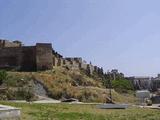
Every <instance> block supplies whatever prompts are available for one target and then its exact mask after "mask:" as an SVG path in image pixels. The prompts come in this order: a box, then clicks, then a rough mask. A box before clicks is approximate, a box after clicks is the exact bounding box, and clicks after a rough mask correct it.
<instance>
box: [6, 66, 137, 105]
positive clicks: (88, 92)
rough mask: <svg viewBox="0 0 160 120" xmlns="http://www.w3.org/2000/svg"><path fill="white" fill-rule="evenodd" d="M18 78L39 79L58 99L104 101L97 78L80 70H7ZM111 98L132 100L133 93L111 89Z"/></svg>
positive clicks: (104, 94) (104, 92) (101, 88)
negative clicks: (63, 97) (128, 93)
mask: <svg viewBox="0 0 160 120" xmlns="http://www.w3.org/2000/svg"><path fill="white" fill-rule="evenodd" d="M9 74H10V75H13V76H18V77H19V78H20V77H21V78H25V77H28V78H33V79H36V80H39V81H41V82H42V83H43V84H44V85H45V86H46V87H47V89H48V90H49V91H50V93H51V96H52V97H53V98H55V99H60V98H61V96H65V97H67V96H68V97H74V98H78V99H79V100H80V101H84V102H104V101H105V98H106V94H108V93H109V92H108V91H106V90H105V89H104V87H103V86H102V83H101V82H100V81H99V80H93V79H92V78H89V77H88V76H86V75H85V74H84V73H82V72H81V71H76V70H74V71H73V70H67V69H65V68H54V69H53V70H52V71H45V72H32V73H31V72H9ZM113 99H114V101H116V102H126V103H128V102H131V103H133V102H134V100H135V99H134V97H133V95H126V96H124V95H120V94H118V93H117V92H115V91H114V90H113Z"/></svg>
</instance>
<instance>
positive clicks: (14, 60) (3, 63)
mask: <svg viewBox="0 0 160 120" xmlns="http://www.w3.org/2000/svg"><path fill="white" fill-rule="evenodd" d="M21 52H22V49H21V48H14V47H10V48H0V68H17V69H19V68H20V66H21V61H22V57H21Z"/></svg>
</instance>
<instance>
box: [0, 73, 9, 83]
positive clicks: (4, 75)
mask: <svg viewBox="0 0 160 120" xmlns="http://www.w3.org/2000/svg"><path fill="white" fill-rule="evenodd" d="M7 76H8V74H7V72H6V71H4V70H1V71H0V85H1V84H2V83H3V81H5V80H6V79H7Z"/></svg>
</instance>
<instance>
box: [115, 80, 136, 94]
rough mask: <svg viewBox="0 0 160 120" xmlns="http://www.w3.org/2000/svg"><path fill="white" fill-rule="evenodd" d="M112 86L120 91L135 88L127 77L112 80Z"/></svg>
mask: <svg viewBox="0 0 160 120" xmlns="http://www.w3.org/2000/svg"><path fill="white" fill-rule="evenodd" d="M112 87H113V88H114V89H115V90H117V91H118V92H127V90H133V85H132V83H131V82H130V81H128V80H126V79H117V80H112Z"/></svg>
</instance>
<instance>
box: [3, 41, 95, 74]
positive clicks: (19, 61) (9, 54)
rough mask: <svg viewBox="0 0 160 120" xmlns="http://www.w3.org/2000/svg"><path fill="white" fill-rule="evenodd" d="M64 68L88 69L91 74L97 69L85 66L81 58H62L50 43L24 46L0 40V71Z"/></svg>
mask: <svg viewBox="0 0 160 120" xmlns="http://www.w3.org/2000/svg"><path fill="white" fill-rule="evenodd" d="M64 66H66V67H68V68H69V69H74V70H75V69H87V68H89V70H90V73H91V74H92V73H93V71H96V70H97V69H98V67H97V66H93V65H92V64H87V62H86V61H84V60H83V59H82V58H81V57H66V58H64V57H63V56H62V55H60V54H59V53H58V52H56V51H55V50H54V49H53V48H52V44H51V43H37V44H36V45H35V46H24V45H23V44H22V42H21V41H18V40H16V41H9V40H0V69H14V70H17V71H38V70H50V69H53V67H64Z"/></svg>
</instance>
